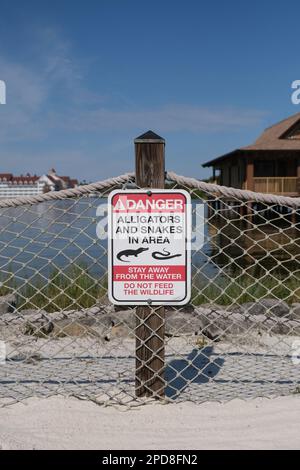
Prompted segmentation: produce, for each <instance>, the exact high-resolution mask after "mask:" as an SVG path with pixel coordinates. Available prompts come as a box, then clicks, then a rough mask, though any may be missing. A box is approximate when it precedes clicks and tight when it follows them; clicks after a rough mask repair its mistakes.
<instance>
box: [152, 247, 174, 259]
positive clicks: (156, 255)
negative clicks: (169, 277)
mask: <svg viewBox="0 0 300 470" xmlns="http://www.w3.org/2000/svg"><path fill="white" fill-rule="evenodd" d="M163 251H164V253H161V252H160V251H154V252H153V253H152V258H154V259H158V260H162V259H171V258H177V257H178V256H181V254H178V255H171V253H170V252H169V251H167V250H166V249H165V248H164V249H163ZM170 255H171V256H170Z"/></svg>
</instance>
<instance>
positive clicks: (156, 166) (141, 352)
mask: <svg viewBox="0 0 300 470" xmlns="http://www.w3.org/2000/svg"><path fill="white" fill-rule="evenodd" d="M134 144H135V174H136V184H137V185H138V187H139V188H158V189H163V188H164V187H165V140H164V139H163V138H162V137H160V136H159V135H157V134H155V133H154V132H152V131H148V132H146V133H145V134H143V135H141V136H140V137H137V138H136V139H135V141H134ZM136 327H137V328H136V375H135V390H136V396H138V397H145V396H153V397H156V398H159V397H164V395H165V383H164V366H165V340H164V337H165V309H164V307H161V306H156V307H155V308H151V307H150V306H149V307H148V306H139V307H137V308H136Z"/></svg>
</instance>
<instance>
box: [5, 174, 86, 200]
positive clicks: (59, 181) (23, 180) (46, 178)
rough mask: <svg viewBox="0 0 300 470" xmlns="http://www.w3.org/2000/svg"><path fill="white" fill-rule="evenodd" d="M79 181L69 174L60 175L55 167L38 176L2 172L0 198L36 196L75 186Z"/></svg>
mask: <svg viewBox="0 0 300 470" xmlns="http://www.w3.org/2000/svg"><path fill="white" fill-rule="evenodd" d="M77 185H78V181H77V180H75V179H71V178H70V177H69V176H58V175H57V174H56V172H55V170H54V169H52V170H50V171H49V173H48V174H45V175H42V176H37V175H30V174H29V173H27V174H26V175H20V176H14V175H13V174H12V173H0V199H4V198H15V197H19V196H36V195H38V194H43V193H46V192H48V191H59V190H60V189H67V188H74V187H76V186H77Z"/></svg>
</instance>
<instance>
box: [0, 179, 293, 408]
mask: <svg viewBox="0 0 300 470" xmlns="http://www.w3.org/2000/svg"><path fill="white" fill-rule="evenodd" d="M166 187H167V188H172V189H186V190H187V191H189V193H190V194H191V197H192V234H193V239H192V248H193V251H192V298H191V301H190V303H189V304H188V305H184V306H178V307H167V306H166V307H165V312H164V314H163V315H164V319H165V325H164V328H161V327H159V328H158V329H157V330H153V331H150V332H148V333H149V334H148V337H147V340H146V341H145V343H146V344H145V343H144V344H141V341H140V335H139V331H140V329H141V328H143V326H145V323H144V324H143V321H142V324H141V323H139V322H141V320H140V319H139V320H137V315H136V309H135V308H133V307H132V308H129V307H128V306H127V307H126V306H124V307H123V306H113V305H111V304H110V302H109V300H108V297H107V239H106V237H105V229H106V226H107V197H108V195H109V193H110V192H111V191H112V190H114V189H127V188H136V186H135V183H134V175H133V174H127V175H123V176H120V177H117V178H113V179H111V180H106V181H103V182H99V183H95V184H93V185H86V186H82V187H79V188H76V189H73V190H64V191H60V192H57V193H47V194H45V195H42V196H37V197H30V198H22V199H20V198H19V199H15V200H2V201H0V266H1V271H0V281H1V284H0V406H2V405H6V404H10V403H13V402H16V401H23V400H25V399H26V398H29V397H49V396H52V395H57V394H59V395H64V396H75V397H78V398H81V399H88V400H93V401H95V402H97V403H99V404H113V405H126V406H127V407H131V406H136V405H139V404H141V403H147V402H149V400H150V398H147V397H143V396H141V394H140V393H136V390H139V388H143V389H144V391H145V390H146V392H147V390H148V389H149V390H150V382H151V380H153V373H154V374H155V373H156V372H154V369H152V367H153V361H157V360H161V355H159V354H158V353H157V354H156V355H153V352H152V346H151V344H152V343H153V341H155V339H157V338H158V339H159V340H162V339H163V340H164V346H165V351H164V355H165V357H164V363H162V365H161V371H160V373H159V377H160V385H159V386H158V388H157V391H156V394H154V397H153V398H156V396H157V397H159V398H160V399H161V400H163V401H165V402H175V403H177V402H180V401H187V400H189V401H193V402H196V403H200V402H204V401H208V400H218V401H227V400H230V399H234V398H242V399H247V398H252V397H253V398H254V397H258V396H268V397H271V396H278V395H285V394H292V393H300V199H299V198H285V197H281V196H276V195H266V194H258V193H251V192H249V191H242V190H236V189H233V188H223V187H220V186H217V185H212V184H207V183H203V182H200V181H198V180H195V179H193V178H185V177H181V176H178V175H176V174H175V173H172V172H169V173H168V174H167V175H166ZM200 232H201V233H200ZM96 233H97V235H96ZM203 233H204V235H203ZM161 312H162V310H161V308H160V307H148V313H147V314H146V317H147V316H153V315H154V316H157V317H158V318H161V316H162V313H161ZM146 317H145V318H144V321H146V319H147V318H146ZM139 341H140V344H139ZM139 346H141V347H142V346H143V347H146V349H147V348H148V352H149V354H148V357H147V359H144V362H143V360H142V359H141V357H140V356H139V354H138V351H139ZM141 364H142V366H143V367H145V366H146V368H148V369H149V372H150V373H149V380H148V381H147V380H145V381H144V382H143V383H138V384H137V383H136V376H135V375H136V372H135V370H136V367H137V368H138V367H139V366H141ZM155 371H157V367H156V368H155ZM151 390H152V391H153V388H152V389H151ZM146 395H147V393H146ZM152 395H153V393H152ZM162 396H163V399H162Z"/></svg>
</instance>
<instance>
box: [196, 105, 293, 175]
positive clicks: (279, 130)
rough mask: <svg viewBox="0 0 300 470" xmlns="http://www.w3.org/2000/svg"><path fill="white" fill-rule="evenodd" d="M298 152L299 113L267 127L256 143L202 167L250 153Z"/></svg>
mask: <svg viewBox="0 0 300 470" xmlns="http://www.w3.org/2000/svg"><path fill="white" fill-rule="evenodd" d="M264 150H265V151H267V150H268V151H284V150H287V151H294V150H295V151H297V150H298V151H299V152H300V113H297V114H294V115H293V116H290V117H288V118H286V119H284V120H283V121H280V122H278V123H277V124H274V125H273V126H271V127H268V128H267V129H265V130H264V132H263V133H262V134H261V135H260V136H259V137H258V139H256V141H255V142H254V143H253V144H251V145H248V146H246V147H241V148H238V149H236V150H233V151H232V152H229V153H226V154H224V155H221V156H219V157H217V158H215V159H213V160H210V161H208V162H206V163H204V164H203V165H202V166H204V167H207V166H212V165H213V164H214V163H218V162H219V161H221V160H223V159H225V158H228V157H232V156H235V155H237V154H242V153H246V152H251V151H264Z"/></svg>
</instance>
